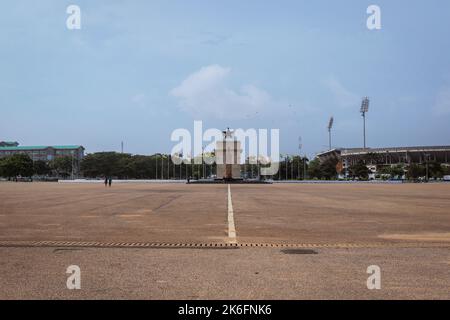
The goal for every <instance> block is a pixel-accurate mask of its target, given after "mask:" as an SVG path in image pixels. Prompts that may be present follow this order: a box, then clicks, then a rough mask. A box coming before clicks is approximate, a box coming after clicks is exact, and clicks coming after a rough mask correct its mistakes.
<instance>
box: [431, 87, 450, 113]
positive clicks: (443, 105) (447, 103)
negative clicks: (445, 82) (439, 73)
mask: <svg viewBox="0 0 450 320" xmlns="http://www.w3.org/2000/svg"><path fill="white" fill-rule="evenodd" d="M433 111H434V113H435V114H436V115H448V114H450V87H445V88H442V89H441V90H440V91H439V92H438V94H437V96H436V102H435V104H434V107H433Z"/></svg>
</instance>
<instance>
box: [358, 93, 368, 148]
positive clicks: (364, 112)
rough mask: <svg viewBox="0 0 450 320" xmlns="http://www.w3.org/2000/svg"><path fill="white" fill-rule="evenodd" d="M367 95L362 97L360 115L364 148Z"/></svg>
mask: <svg viewBox="0 0 450 320" xmlns="http://www.w3.org/2000/svg"><path fill="white" fill-rule="evenodd" d="M369 102H370V101H369V97H364V98H363V101H362V103H361V110H360V112H361V115H362V117H363V139H364V149H365V148H366V113H367V112H369Z"/></svg>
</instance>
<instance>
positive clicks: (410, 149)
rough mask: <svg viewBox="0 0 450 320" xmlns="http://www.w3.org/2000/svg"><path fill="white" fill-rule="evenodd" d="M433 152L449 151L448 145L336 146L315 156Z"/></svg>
mask: <svg viewBox="0 0 450 320" xmlns="http://www.w3.org/2000/svg"><path fill="white" fill-rule="evenodd" d="M427 151H428V152H433V151H440V152H442V151H445V152H449V151H450V146H418V147H388V148H365V149H364V148H336V149H332V150H328V151H325V152H321V153H318V154H317V156H322V155H326V154H329V153H339V154H341V155H350V154H367V153H395V152H427Z"/></svg>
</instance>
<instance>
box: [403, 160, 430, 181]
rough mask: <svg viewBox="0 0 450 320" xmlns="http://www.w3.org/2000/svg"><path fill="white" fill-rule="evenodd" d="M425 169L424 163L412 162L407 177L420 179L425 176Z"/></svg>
mask: <svg viewBox="0 0 450 320" xmlns="http://www.w3.org/2000/svg"><path fill="white" fill-rule="evenodd" d="M425 170H426V169H425V167H424V166H423V165H420V164H415V163H412V164H410V165H409V168H408V172H407V177H408V179H418V178H420V177H423V176H425V174H426V172H425Z"/></svg>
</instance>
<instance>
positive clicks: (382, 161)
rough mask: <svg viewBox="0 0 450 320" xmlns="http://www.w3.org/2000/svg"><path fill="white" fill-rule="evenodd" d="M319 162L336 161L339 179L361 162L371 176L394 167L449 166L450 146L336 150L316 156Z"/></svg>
mask: <svg viewBox="0 0 450 320" xmlns="http://www.w3.org/2000/svg"><path fill="white" fill-rule="evenodd" d="M317 158H318V159H319V161H321V162H323V161H326V160H327V159H334V160H337V163H338V165H337V171H338V173H339V175H340V176H341V177H346V176H347V175H348V168H349V167H351V166H352V165H354V164H357V163H359V162H360V161H363V162H364V163H365V164H366V165H367V167H368V168H369V169H370V170H371V172H372V173H373V174H376V173H377V172H378V171H379V169H380V168H382V167H386V166H395V165H410V164H412V163H414V164H426V163H428V162H431V161H433V162H438V163H442V164H445V165H449V166H450V146H421V147H387V148H336V149H331V150H328V151H325V152H321V153H318V154H317Z"/></svg>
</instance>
